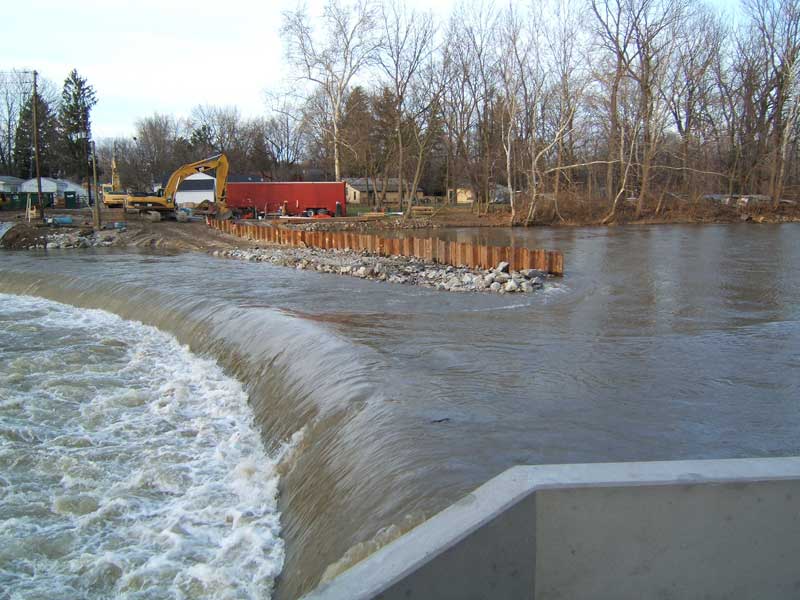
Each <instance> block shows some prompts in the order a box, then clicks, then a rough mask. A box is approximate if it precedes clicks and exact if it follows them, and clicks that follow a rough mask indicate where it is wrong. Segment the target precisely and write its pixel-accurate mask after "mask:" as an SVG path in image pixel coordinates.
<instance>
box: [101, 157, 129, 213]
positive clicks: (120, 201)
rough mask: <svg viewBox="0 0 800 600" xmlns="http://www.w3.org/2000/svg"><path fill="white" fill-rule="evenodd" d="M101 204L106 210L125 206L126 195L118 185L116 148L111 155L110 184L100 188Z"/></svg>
mask: <svg viewBox="0 0 800 600" xmlns="http://www.w3.org/2000/svg"><path fill="white" fill-rule="evenodd" d="M101 190H102V193H103V204H105V205H106V206H107V207H108V208H122V207H123V206H125V198H126V196H127V194H126V193H125V192H123V191H122V186H121V185H120V183H119V172H118V171H117V146H116V144H115V145H114V149H113V150H112V153H111V183H104V184H103V186H102V188H101Z"/></svg>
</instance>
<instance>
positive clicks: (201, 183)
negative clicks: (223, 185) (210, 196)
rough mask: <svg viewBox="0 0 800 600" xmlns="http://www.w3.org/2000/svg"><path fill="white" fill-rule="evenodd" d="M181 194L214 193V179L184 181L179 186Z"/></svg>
mask: <svg viewBox="0 0 800 600" xmlns="http://www.w3.org/2000/svg"><path fill="white" fill-rule="evenodd" d="M178 191H179V192H210V191H214V180H213V179H184V180H183V182H181V184H180V185H179V186H178Z"/></svg>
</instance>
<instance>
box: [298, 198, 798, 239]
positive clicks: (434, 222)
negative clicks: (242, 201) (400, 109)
mask: <svg viewBox="0 0 800 600" xmlns="http://www.w3.org/2000/svg"><path fill="white" fill-rule="evenodd" d="M519 214H520V215H521V216H518V219H517V221H518V222H517V223H515V227H520V228H523V229H524V228H526V227H535V228H538V227H618V226H623V225H711V224H733V223H754V224H775V223H794V222H800V206H799V205H797V204H781V205H780V206H778V207H777V208H772V207H771V206H761V205H753V206H743V207H737V206H727V205H724V204H721V203H716V202H697V203H666V204H665V206H664V207H663V208H662V209H661V210H658V211H656V210H655V209H652V210H645V211H644V212H643V213H642V214H641V215H639V216H636V207H635V205H633V204H631V203H628V202H626V203H622V204H621V205H620V206H619V207H618V209H617V212H616V215H615V216H614V217H613V218H608V209H607V207H606V206H604V205H601V204H593V205H588V204H570V203H564V204H563V205H562V206H561V207H560V209H559V210H558V211H556V210H555V209H554V207H553V206H552V205H543V207H542V208H541V209H539V211H538V212H537V213H536V214H535V215H534V218H533V220H532V221H531V222H530V223H529V224H528V225H527V226H526V225H524V224H523V223H522V222H520V219H524V217H525V215H526V214H527V210H523V211H520V213H519ZM510 221H511V212H510V208H509V207H508V205H503V204H496V205H490V207H489V209H488V212H483V213H481V214H478V213H477V212H476V211H475V210H474V209H473V208H472V207H471V206H444V207H439V208H436V209H435V210H434V211H433V214H432V215H428V216H412V217H408V218H406V217H404V216H402V215H396V214H395V215H389V216H386V217H384V218H382V219H373V220H368V221H337V220H333V219H322V220H319V221H317V222H314V223H303V224H296V225H289V227H291V228H293V229H299V230H302V231H348V232H358V233H382V232H387V231H404V230H415V229H449V228H456V227H469V228H472V227H509V226H510Z"/></svg>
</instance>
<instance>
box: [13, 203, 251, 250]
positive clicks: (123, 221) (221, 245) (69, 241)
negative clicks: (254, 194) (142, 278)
mask: <svg viewBox="0 0 800 600" xmlns="http://www.w3.org/2000/svg"><path fill="white" fill-rule="evenodd" d="M47 216H48V217H52V216H69V217H71V218H72V226H59V227H53V226H46V225H43V224H42V223H40V222H37V221H34V222H32V223H30V224H28V223H26V222H25V220H24V214H23V213H12V212H0V221H5V222H13V223H15V225H14V226H13V227H12V228H11V229H10V230H9V231H8V232H7V233H6V234H5V235H4V236H3V238H2V240H0V247H2V248H5V249H8V250H32V249H44V248H47V249H63V248H88V247H117V248H125V247H128V248H160V249H163V250H196V251H208V250H230V249H235V248H248V247H251V246H252V244H251V243H250V242H248V241H246V240H241V239H238V238H235V237H233V236H229V235H226V234H224V233H220V232H218V231H215V230H212V229H210V228H209V227H207V226H206V224H205V223H204V222H202V221H192V222H189V223H178V222H176V221H161V222H158V223H152V222H150V221H147V220H146V219H140V218H139V217H138V216H137V215H125V214H124V213H123V211H121V210H108V209H105V210H104V211H103V223H104V227H103V228H101V229H100V230H98V231H95V230H94V228H93V227H92V216H91V212H90V211H88V210H69V211H64V210H62V211H58V210H56V211H52V212H50V213H48V214H47Z"/></svg>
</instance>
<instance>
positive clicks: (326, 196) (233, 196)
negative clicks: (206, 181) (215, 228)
mask: <svg viewBox="0 0 800 600" xmlns="http://www.w3.org/2000/svg"><path fill="white" fill-rule="evenodd" d="M344 188H345V184H344V182H343V181H339V182H333V183H329V182H308V181H296V182H295V181H292V182H272V181H264V182H229V183H228V189H227V194H226V196H227V198H226V200H227V203H228V206H229V207H230V208H232V209H246V208H255V209H256V210H257V211H258V212H259V213H271V214H278V213H281V214H284V215H288V216H302V215H303V214H304V213H306V211H309V210H313V211H314V212H317V211H319V210H322V209H324V210H327V211H328V212H329V213H330V214H331V215H332V216H334V215H337V210H336V209H337V204H338V208H339V212H338V214H339V215H341V216H346V214H347V210H346V206H345V205H346V196H345V189H344Z"/></svg>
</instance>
